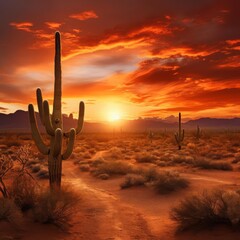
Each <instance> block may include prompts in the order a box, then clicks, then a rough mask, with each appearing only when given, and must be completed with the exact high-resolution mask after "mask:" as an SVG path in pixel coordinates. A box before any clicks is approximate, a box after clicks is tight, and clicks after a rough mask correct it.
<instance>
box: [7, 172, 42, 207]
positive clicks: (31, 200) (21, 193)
mask: <svg viewBox="0 0 240 240" xmlns="http://www.w3.org/2000/svg"><path fill="white" fill-rule="evenodd" d="M37 188H38V186H37V184H36V181H35V180H33V179H32V178H31V176H29V175H26V174H24V175H20V176H19V177H17V178H16V179H15V180H14V181H13V183H12V187H11V191H10V195H11V198H12V199H13V200H14V202H15V204H16V205H17V206H18V207H19V208H20V209H21V210H22V211H25V210H28V209H31V208H33V207H34V206H35V204H36V201H37Z"/></svg>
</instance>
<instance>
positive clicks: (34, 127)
mask: <svg viewBox="0 0 240 240" xmlns="http://www.w3.org/2000/svg"><path fill="white" fill-rule="evenodd" d="M28 112H29V120H30V125H31V130H32V136H33V140H34V142H35V144H36V146H37V148H38V150H39V151H40V152H41V153H42V154H44V155H48V153H49V148H48V147H47V146H46V145H45V144H44V142H43V140H42V138H41V135H40V133H39V130H38V127H37V122H36V117H35V113H34V107H33V105H32V104H29V105H28Z"/></svg>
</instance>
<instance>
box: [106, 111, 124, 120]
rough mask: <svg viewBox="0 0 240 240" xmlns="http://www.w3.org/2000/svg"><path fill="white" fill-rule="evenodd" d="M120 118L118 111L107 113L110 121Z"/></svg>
mask: <svg viewBox="0 0 240 240" xmlns="http://www.w3.org/2000/svg"><path fill="white" fill-rule="evenodd" d="M120 118H121V116H120V114H119V113H118V112H111V113H110V114H109V117H108V120H109V121H110V122H115V121H118V120H120Z"/></svg>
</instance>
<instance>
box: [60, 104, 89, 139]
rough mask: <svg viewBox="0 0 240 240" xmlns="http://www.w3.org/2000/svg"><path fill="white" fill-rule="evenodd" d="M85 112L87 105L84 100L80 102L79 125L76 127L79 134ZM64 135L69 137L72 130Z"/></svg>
mask: <svg viewBox="0 0 240 240" xmlns="http://www.w3.org/2000/svg"><path fill="white" fill-rule="evenodd" d="M84 113H85V105H84V102H82V101H81V102H80V103H79V112H78V123H77V127H76V135H77V134H79V133H80V132H81V131H82V128H83V121H84ZM64 136H65V137H69V136H70V131H69V132H66V133H64Z"/></svg>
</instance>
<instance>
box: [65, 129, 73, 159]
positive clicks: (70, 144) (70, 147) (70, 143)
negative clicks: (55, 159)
mask: <svg viewBox="0 0 240 240" xmlns="http://www.w3.org/2000/svg"><path fill="white" fill-rule="evenodd" d="M75 137H76V130H75V129H74V128H72V129H71V130H70V134H69V141H68V145H67V149H66V151H65V152H64V153H63V155H62V159H63V160H66V159H68V158H69V157H70V156H71V154H72V151H73V146H74V142H75Z"/></svg>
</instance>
